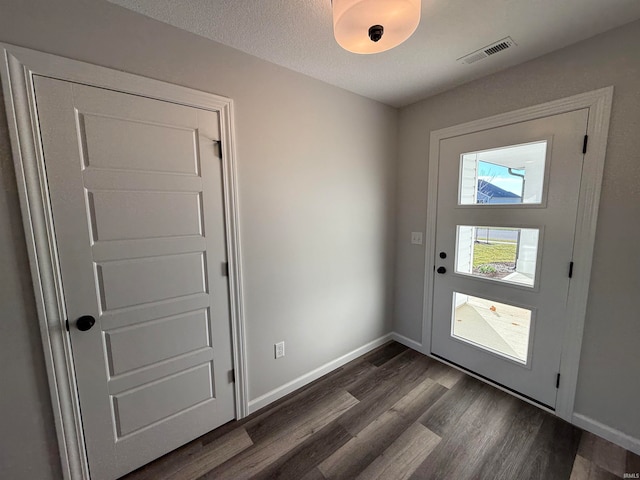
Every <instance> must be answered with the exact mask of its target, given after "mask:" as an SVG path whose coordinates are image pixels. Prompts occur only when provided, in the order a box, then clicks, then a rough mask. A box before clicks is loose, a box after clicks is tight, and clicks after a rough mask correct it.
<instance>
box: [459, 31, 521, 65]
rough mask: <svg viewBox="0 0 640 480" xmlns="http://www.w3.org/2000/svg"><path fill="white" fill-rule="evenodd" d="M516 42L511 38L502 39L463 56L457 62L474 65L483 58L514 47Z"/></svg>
mask: <svg viewBox="0 0 640 480" xmlns="http://www.w3.org/2000/svg"><path fill="white" fill-rule="evenodd" d="M515 45H516V42H514V41H513V39H512V38H511V37H507V38H503V39H502V40H498V41H497V42H494V43H492V44H491V45H487V46H486V47H483V48H481V49H480V50H476V51H475V52H472V53H470V54H469V55H465V56H464V57H461V58H459V59H458V62H462V63H465V64H467V65H469V64H470V63H475V62H477V61H478V60H482V59H483V58H487V57H489V56H491V55H495V54H496V53H498V52H502V51H503V50H506V49H507V48H510V47H514V46H515Z"/></svg>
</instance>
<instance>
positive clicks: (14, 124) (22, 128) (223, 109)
mask: <svg viewBox="0 0 640 480" xmlns="http://www.w3.org/2000/svg"><path fill="white" fill-rule="evenodd" d="M0 49H1V50H2V54H3V58H2V71H1V76H2V87H3V92H4V98H5V106H6V111H7V118H8V123H9V134H10V137H11V147H12V151H13V159H14V165H15V170H16V177H17V183H18V192H19V197H20V208H21V211H22V221H23V226H24V230H25V236H26V240H27V250H28V254H29V264H30V268H31V277H32V280H33V287H34V292H35V299H36V306H37V312H38V320H39V323H40V332H41V339H42V345H43V348H44V353H45V363H46V368H47V375H48V379H49V390H50V394H51V401H52V405H53V413H54V420H55V424H56V433H57V437H58V446H59V450H60V459H61V462H62V472H63V476H64V478H65V479H74V480H75V479H89V478H90V477H89V470H88V464H87V456H86V451H85V446H84V433H83V429H82V417H81V414H80V407H79V401H78V392H77V386H76V380H75V374H74V364H73V355H72V350H71V344H70V336H69V332H68V331H67V329H66V325H65V324H66V320H67V316H66V311H65V300H64V294H63V290H62V283H61V275H60V266H59V264H58V258H57V253H56V252H57V249H56V240H55V237H54V230H53V217H52V214H51V205H50V202H49V192H48V185H47V178H46V169H45V164H44V156H43V152H42V146H41V142H40V125H39V123H38V117H37V111H36V103H35V90H34V82H33V76H34V75H40V76H45V77H50V78H56V79H59V80H66V81H70V82H76V83H81V84H84V85H89V86H94V87H100V88H106V89H110V90H116V91H119V92H124V93H130V94H135V95H140V96H143V97H147V98H153V99H157V100H163V101H168V102H172V103H178V104H181V105H186V106H190V107H196V108H201V109H205V110H211V111H216V112H219V115H220V130H221V132H220V133H221V143H222V164H223V166H222V172H223V173H222V175H223V192H224V200H225V207H224V208H225V211H224V213H225V229H226V240H227V255H228V262H229V296H230V307H231V308H230V316H231V331H232V342H233V364H234V368H235V377H236V378H235V380H236V381H235V401H236V418H242V417H245V416H246V415H247V414H248V382H247V380H248V379H247V370H246V368H247V367H246V357H245V327H244V314H243V293H242V266H241V253H240V245H241V243H240V225H239V211H238V187H237V173H236V163H235V145H234V137H235V134H234V120H233V101H232V100H231V99H229V98H225V97H221V96H218V95H214V94H211V93H206V92H201V91H198V90H193V89H190V88H186V87H181V86H177V85H172V84H169V83H165V82H161V81H158V80H152V79H149V78H145V77H141V76H138V75H132V74H129V73H123V72H119V71H116V70H112V69H108V68H104V67H99V66H96V65H92V64H88V63H83V62H78V61H75V60H70V59H67V58H63V57H58V56H54V55H49V54H45V53H41V52H37V51H34V50H28V49H25V48H21V47H16V46H13V45H7V44H2V43H0Z"/></svg>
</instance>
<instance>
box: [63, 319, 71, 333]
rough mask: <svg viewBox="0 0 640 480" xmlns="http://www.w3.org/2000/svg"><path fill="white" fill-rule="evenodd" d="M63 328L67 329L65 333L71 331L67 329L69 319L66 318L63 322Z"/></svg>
mask: <svg viewBox="0 0 640 480" xmlns="http://www.w3.org/2000/svg"><path fill="white" fill-rule="evenodd" d="M64 326H65V327H67V332H70V331H71V330H70V329H69V319H68V318H67V319H66V320H65V321H64Z"/></svg>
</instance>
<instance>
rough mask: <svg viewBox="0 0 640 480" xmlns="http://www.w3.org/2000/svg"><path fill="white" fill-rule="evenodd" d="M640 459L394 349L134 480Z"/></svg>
mask: <svg viewBox="0 0 640 480" xmlns="http://www.w3.org/2000/svg"><path fill="white" fill-rule="evenodd" d="M636 472H640V457H638V456H637V455H634V454H632V453H630V452H627V451H625V450H624V449H622V448H621V447H618V446H616V445H613V444H611V443H609V442H607V441H605V440H602V439H600V438H598V437H596V436H595V435H592V434H589V433H586V432H583V431H581V430H580V429H578V428H576V427H574V426H572V425H570V424H568V423H566V422H564V421H562V420H559V419H558V418H556V417H554V416H553V415H550V414H548V413H546V412H544V411H542V410H540V409H538V408H536V407H534V406H532V405H529V404H527V403H525V402H522V401H520V400H518V399H516V398H515V397H512V396H511V395H508V394H506V393H504V392H502V391H500V390H497V389H495V388H493V387H491V386H489V385H486V384H484V383H482V382H480V381H478V380H476V379H474V378H472V377H469V376H468V375H465V374H463V373H461V372H459V371H457V370H455V369H452V368H449V367H448V366H445V365H444V364H442V363H440V362H438V361H436V360H433V359H429V358H427V357H425V356H423V355H421V354H419V353H417V352H414V351H412V350H410V349H407V348H406V347H404V346H402V345H400V344H398V343H395V342H391V343H388V344H386V345H384V346H382V347H380V348H378V349H377V350H375V351H373V352H371V353H369V354H367V355H365V356H363V357H361V358H359V359H357V360H355V361H353V362H351V363H349V364H347V365H345V366H344V367H342V368H340V369H338V370H336V371H334V372H332V373H330V374H328V375H326V376H324V377H323V378H321V379H319V380H317V381H316V382H313V383H311V384H310V385H308V386H306V387H305V388H303V389H301V390H299V391H297V392H294V393H293V394H291V395H289V396H287V397H285V398H283V399H282V400H280V401H278V402H276V403H275V404H273V405H270V406H268V407H266V408H264V409H262V410H261V411H259V412H256V413H255V414H253V415H251V416H249V417H248V418H246V419H243V420H241V421H234V422H230V423H228V424H227V425H224V426H223V427H221V428H219V429H217V430H215V431H213V432H211V433H209V434H207V435H205V436H203V437H200V438H199V439H197V440H195V441H193V442H191V443H189V444H188V445H185V446H184V447H182V448H180V449H178V450H176V451H174V452H172V453H170V454H168V455H166V456H164V457H162V458H160V459H158V460H156V461H155V462H153V463H151V464H149V465H147V466H145V467H143V468H141V469H139V470H137V471H135V472H133V473H131V474H129V475H127V476H126V477H124V478H125V479H126V480H159V479H170V480H191V479H193V480H195V479H199V480H210V479H230V480H239V479H250V478H251V479H287V480H289V479H291V480H298V479H300V480H316V479H356V478H357V479H385V480H386V479H389V480H399V479H447V480H448V479H456V480H464V479H492V480H493V479H508V480H514V479H518V480H522V479H544V480H552V479H570V480H582V479H590V480H595V479H610V478H622V477H623V475H624V473H636Z"/></svg>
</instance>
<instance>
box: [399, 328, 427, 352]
mask: <svg viewBox="0 0 640 480" xmlns="http://www.w3.org/2000/svg"><path fill="white" fill-rule="evenodd" d="M391 338H392V339H393V340H395V341H396V342H398V343H401V344H402V345H404V346H405V347H409V348H412V349H414V350H417V351H418V352H422V344H421V343H418V342H416V341H415V340H411V339H410V338H408V337H405V336H404V335H400V334H399V333H396V332H391Z"/></svg>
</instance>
